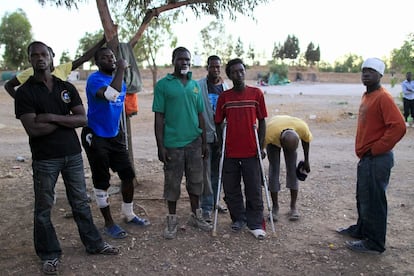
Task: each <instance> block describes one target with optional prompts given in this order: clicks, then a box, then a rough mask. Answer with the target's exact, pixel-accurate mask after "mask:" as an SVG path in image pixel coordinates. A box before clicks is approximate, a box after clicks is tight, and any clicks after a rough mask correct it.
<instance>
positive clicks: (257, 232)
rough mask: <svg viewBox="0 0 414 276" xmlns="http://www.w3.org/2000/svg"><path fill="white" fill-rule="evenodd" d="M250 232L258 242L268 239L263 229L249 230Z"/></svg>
mask: <svg viewBox="0 0 414 276" xmlns="http://www.w3.org/2000/svg"><path fill="white" fill-rule="evenodd" d="M249 232H250V233H252V235H253V236H254V237H255V238H256V239H258V240H263V239H264V238H265V237H266V232H265V231H264V230H263V229H253V230H252V229H249Z"/></svg>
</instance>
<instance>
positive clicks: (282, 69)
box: [269, 64, 289, 79]
mask: <svg viewBox="0 0 414 276" xmlns="http://www.w3.org/2000/svg"><path fill="white" fill-rule="evenodd" d="M288 70H289V68H288V66H287V65H286V64H272V65H270V67H269V71H270V73H273V74H278V75H279V78H280V79H287V76H288Z"/></svg>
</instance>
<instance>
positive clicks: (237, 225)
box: [230, 220, 246, 232]
mask: <svg viewBox="0 0 414 276" xmlns="http://www.w3.org/2000/svg"><path fill="white" fill-rule="evenodd" d="M245 226H246V221H244V220H236V221H234V222H233V223H232V224H231V225H230V227H231V230H232V231H233V232H240V231H241V230H242V229H243V228H244V227H245Z"/></svg>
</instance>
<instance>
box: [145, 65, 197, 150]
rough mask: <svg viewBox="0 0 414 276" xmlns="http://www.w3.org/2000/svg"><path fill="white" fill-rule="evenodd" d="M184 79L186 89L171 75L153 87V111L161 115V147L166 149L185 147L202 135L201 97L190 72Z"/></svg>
mask: <svg viewBox="0 0 414 276" xmlns="http://www.w3.org/2000/svg"><path fill="white" fill-rule="evenodd" d="M187 76H188V81H187V84H186V85H185V86H184V85H183V83H182V82H181V81H180V80H179V79H178V78H176V77H175V76H174V75H172V74H167V76H165V77H164V78H162V79H161V80H159V81H158V82H157V84H156V85H155V89H154V100H153V103H152V111H153V112H159V113H163V114H164V119H165V122H164V146H165V147H167V148H179V147H184V146H186V145H188V144H189V143H191V142H193V141H194V140H195V139H196V138H197V137H199V136H200V135H201V133H202V129H201V128H200V127H199V121H198V114H199V113H201V112H203V111H204V103H203V97H202V94H201V90H200V87H199V86H198V83H197V82H196V81H195V80H193V79H192V78H191V77H192V74H191V72H189V73H188V74H187Z"/></svg>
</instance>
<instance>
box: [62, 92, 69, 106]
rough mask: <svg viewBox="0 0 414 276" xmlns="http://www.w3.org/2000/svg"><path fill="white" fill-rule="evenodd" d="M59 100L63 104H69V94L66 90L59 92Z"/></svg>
mask: <svg viewBox="0 0 414 276" xmlns="http://www.w3.org/2000/svg"><path fill="white" fill-rule="evenodd" d="M60 98H61V99H62V101H63V102H64V103H70V94H69V92H68V90H63V91H62V92H60Z"/></svg>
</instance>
